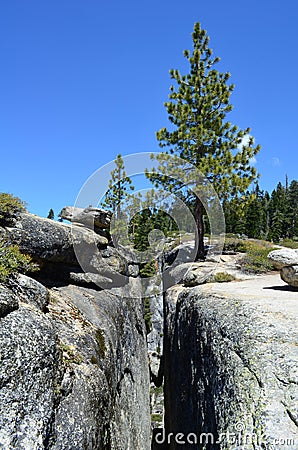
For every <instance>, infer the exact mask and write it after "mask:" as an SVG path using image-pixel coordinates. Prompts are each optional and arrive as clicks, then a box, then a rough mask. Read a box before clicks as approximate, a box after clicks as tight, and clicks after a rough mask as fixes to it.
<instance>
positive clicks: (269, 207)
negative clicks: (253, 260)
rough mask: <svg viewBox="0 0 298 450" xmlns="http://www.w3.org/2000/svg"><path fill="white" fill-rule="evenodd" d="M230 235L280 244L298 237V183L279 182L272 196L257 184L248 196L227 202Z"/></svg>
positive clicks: (225, 207)
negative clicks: (284, 240)
mask: <svg viewBox="0 0 298 450" xmlns="http://www.w3.org/2000/svg"><path fill="white" fill-rule="evenodd" d="M223 208H224V213H225V220H226V232H227V233H236V234H245V235H246V236H248V237H250V238H257V239H266V240H269V241H273V242H276V243H278V242H279V241H281V240H282V239H297V238H298V181H297V180H293V181H291V183H290V184H289V183H288V180H287V179H286V183H285V185H283V184H282V183H281V182H279V183H278V184H277V186H276V188H275V189H274V190H273V191H272V193H271V194H269V192H267V191H263V190H261V189H260V187H259V185H258V184H256V186H255V188H254V189H253V191H252V192H251V193H247V194H246V196H244V197H239V198H233V199H231V200H225V201H224V202H223Z"/></svg>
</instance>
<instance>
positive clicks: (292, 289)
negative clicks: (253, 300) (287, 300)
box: [263, 285, 298, 292]
mask: <svg viewBox="0 0 298 450" xmlns="http://www.w3.org/2000/svg"><path fill="white" fill-rule="evenodd" d="M263 289H272V290H273V291H285V292H298V288H295V287H293V286H289V285H285V286H266V287H263Z"/></svg>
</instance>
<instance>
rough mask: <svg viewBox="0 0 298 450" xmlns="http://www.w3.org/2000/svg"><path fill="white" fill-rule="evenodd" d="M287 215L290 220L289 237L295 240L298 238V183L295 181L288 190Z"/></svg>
mask: <svg viewBox="0 0 298 450" xmlns="http://www.w3.org/2000/svg"><path fill="white" fill-rule="evenodd" d="M286 215H287V218H288V224H289V229H288V236H289V238H291V239H293V238H294V237H297V236H298V181H296V180H293V181H291V183H290V186H289V190H288V204H287V211H286Z"/></svg>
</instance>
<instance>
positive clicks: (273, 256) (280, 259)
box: [268, 248, 298, 269]
mask: <svg viewBox="0 0 298 450" xmlns="http://www.w3.org/2000/svg"><path fill="white" fill-rule="evenodd" d="M268 259H269V260H270V261H271V262H272V264H273V265H274V267H275V268H276V269H281V268H282V267H284V266H291V265H293V264H298V251H297V250H293V249H291V248H282V249H279V250H273V251H272V252H270V253H269V254H268Z"/></svg>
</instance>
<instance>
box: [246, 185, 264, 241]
mask: <svg viewBox="0 0 298 450" xmlns="http://www.w3.org/2000/svg"><path fill="white" fill-rule="evenodd" d="M245 216H246V218H245V219H246V220H245V234H247V236H248V237H252V238H256V239H264V238H265V236H266V233H267V211H266V201H265V195H264V192H263V191H261V189H260V187H259V185H258V183H257V184H256V186H255V188H254V189H253V191H252V193H251V194H250V201H249V202H248V206H247V208H246V211H245Z"/></svg>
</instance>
